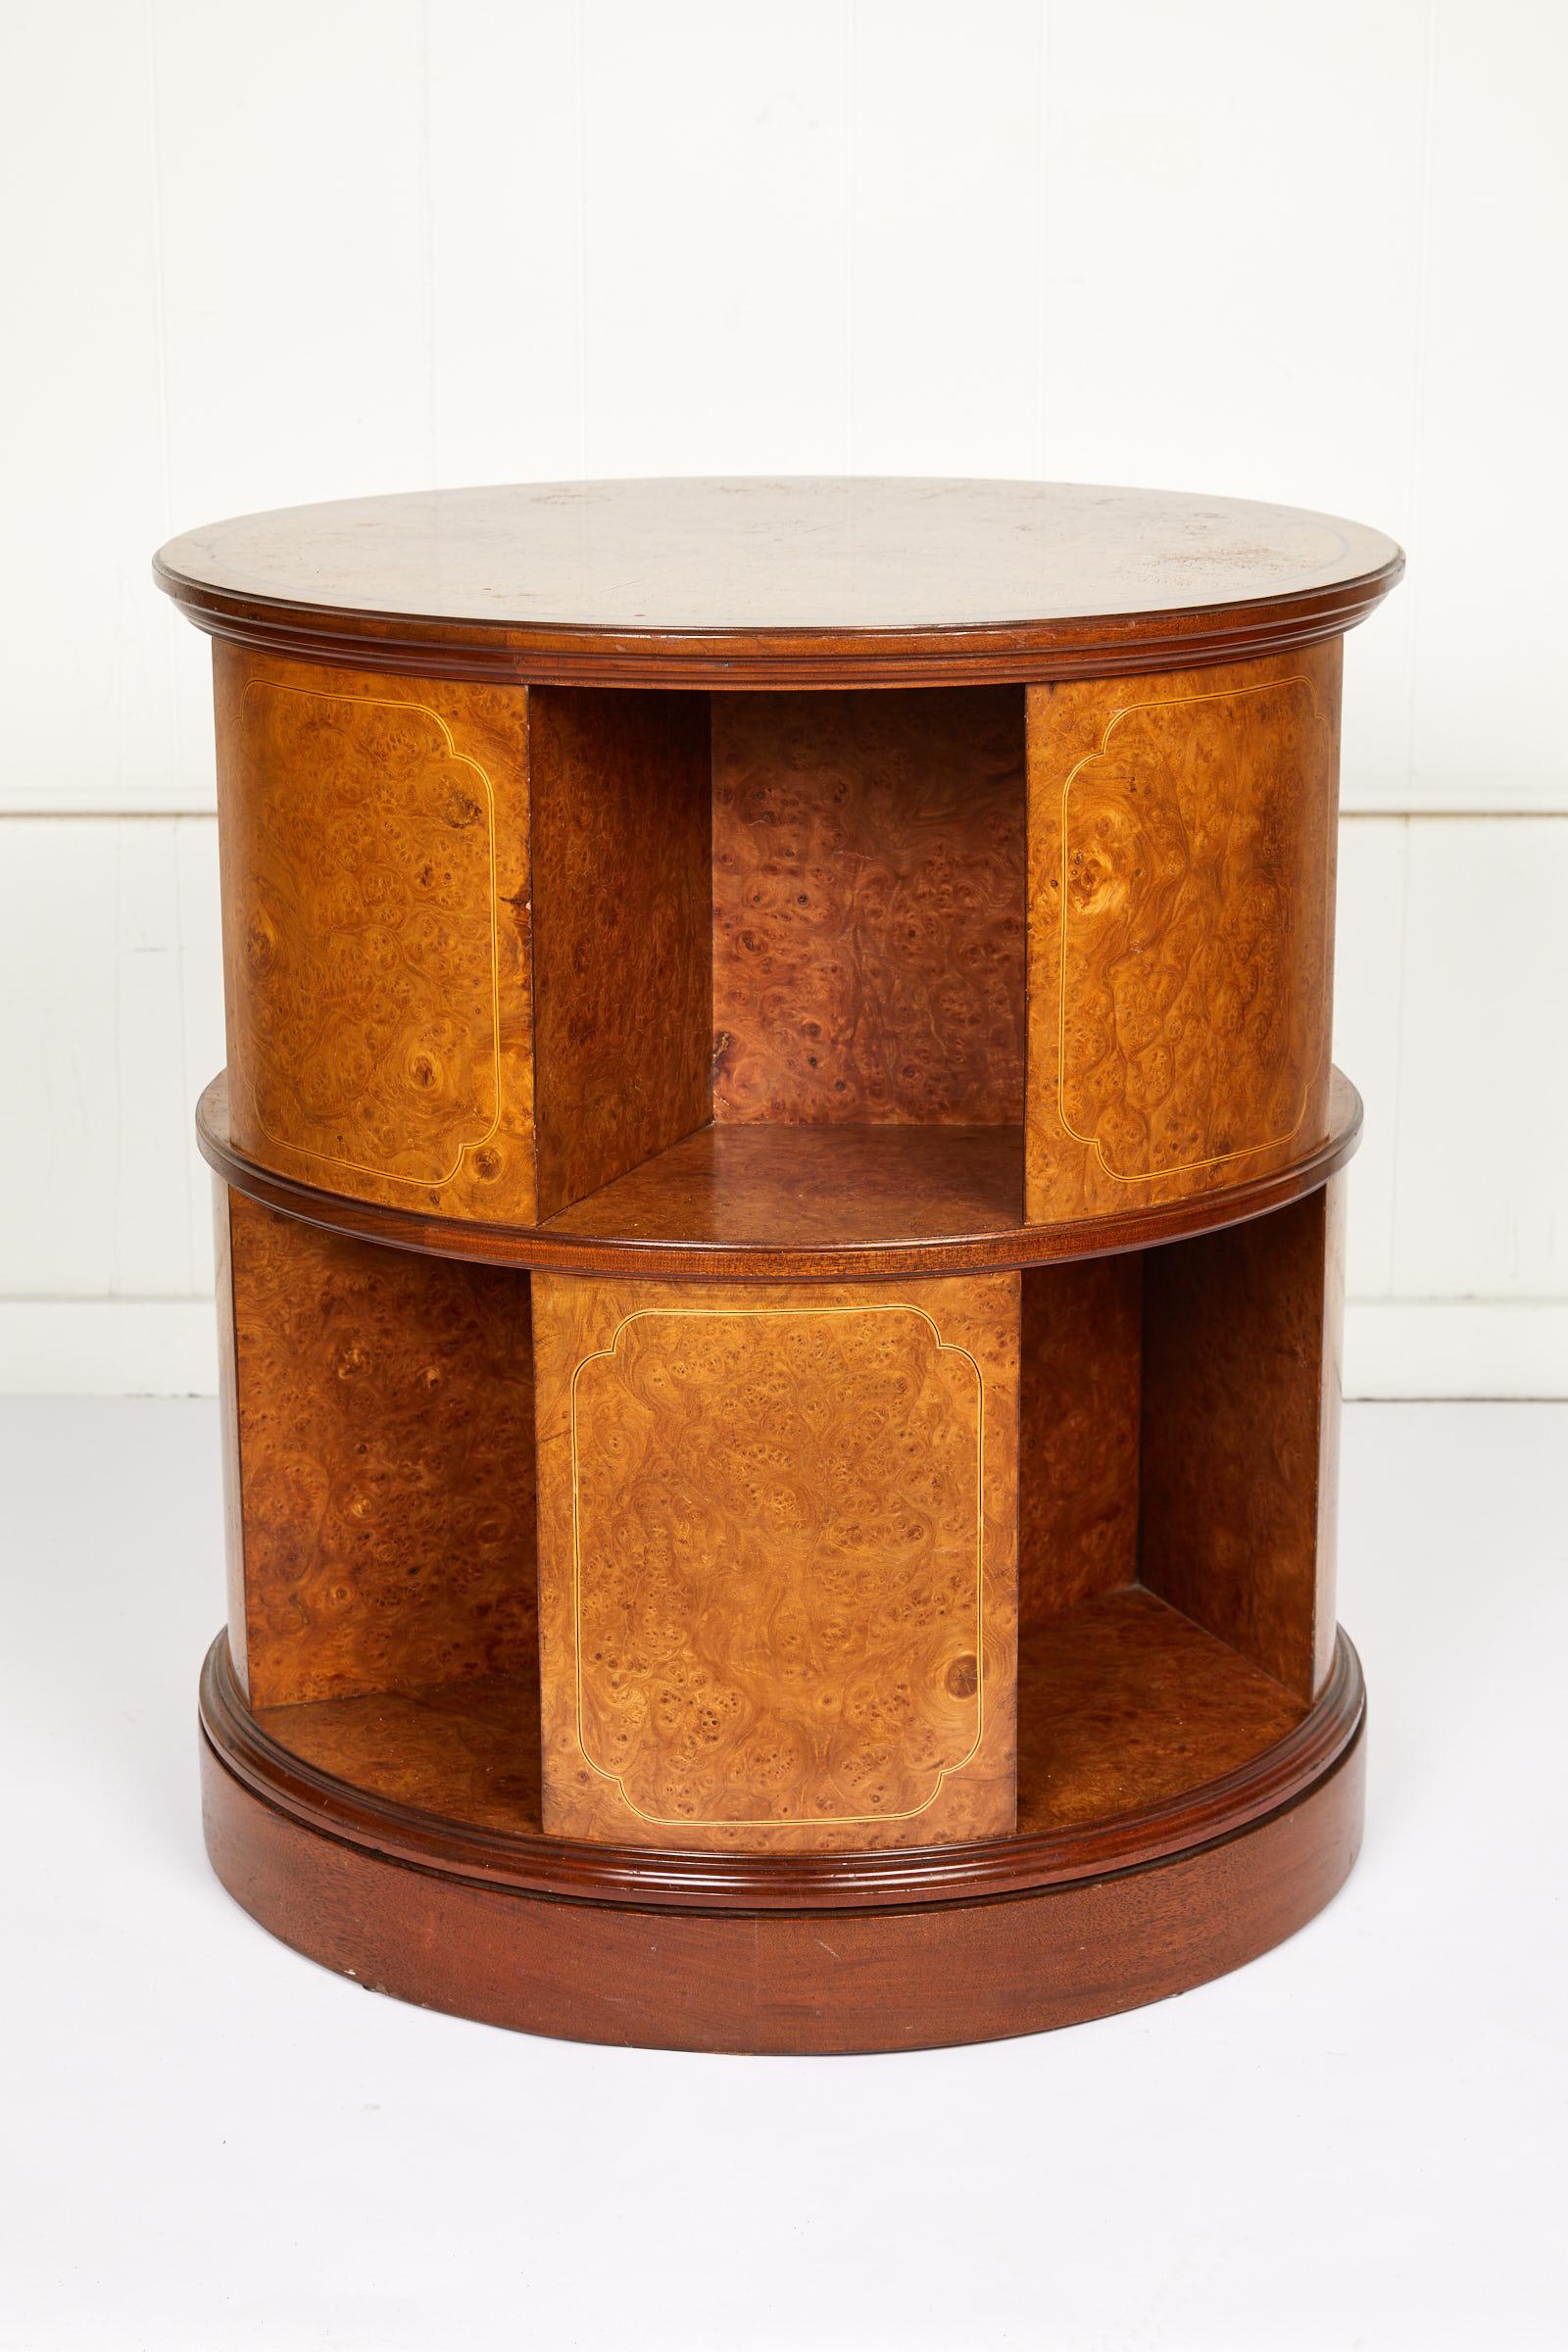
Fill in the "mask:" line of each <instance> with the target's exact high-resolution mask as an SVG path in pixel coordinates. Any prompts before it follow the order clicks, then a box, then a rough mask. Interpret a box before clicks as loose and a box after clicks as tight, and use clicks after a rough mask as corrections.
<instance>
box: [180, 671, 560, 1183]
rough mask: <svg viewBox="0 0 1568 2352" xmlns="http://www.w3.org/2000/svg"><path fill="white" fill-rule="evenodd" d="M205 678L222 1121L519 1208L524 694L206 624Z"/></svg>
mask: <svg viewBox="0 0 1568 2352" xmlns="http://www.w3.org/2000/svg"><path fill="white" fill-rule="evenodd" d="M214 681H215V691H216V696H217V704H218V745H219V757H218V775H219V836H220V848H221V865H222V879H223V955H224V995H225V1002H226V1007H227V1020H228V1058H229V1075H230V1081H231V1085H232V1099H231V1114H230V1115H231V1117H232V1120H233V1125H234V1135H235V1139H236V1141H237V1142H238V1143H239V1144H240V1146H241V1148H242V1149H243V1150H245V1151H246V1152H250V1153H251V1154H252V1155H253V1156H254V1157H255V1158H256V1159H258V1160H259V1161H260V1162H261V1163H262V1164H263V1165H264V1166H267V1167H271V1168H275V1169H277V1170H278V1171H279V1173H281V1174H283V1175H290V1176H297V1177H300V1178H302V1179H304V1180H305V1181H306V1182H309V1183H313V1184H318V1185H322V1186H324V1187H326V1188H327V1189H328V1190H330V1191H335V1192H339V1193H344V1194H347V1195H350V1196H352V1197H354V1198H356V1199H360V1200H367V1201H383V1202H387V1203H390V1204H392V1205H395V1206H400V1207H405V1208H408V1207H422V1208H435V1209H439V1210H441V1211H442V1212H443V1213H445V1214H447V1215H450V1216H457V1217H492V1218H506V1217H518V1218H522V1219H524V1220H526V1221H528V1222H532V1219H533V1215H534V1178H533V1076H532V1066H533V1065H532V1005H531V986H532V982H531V957H530V949H529V917H528V901H529V887H528V822H527V776H526V721H525V711H526V697H525V695H524V694H523V693H522V691H521V690H520V689H514V690H510V691H509V690H507V689H505V688H501V687H481V686H474V687H453V686H449V685H439V684H433V683H427V682H414V681H409V680H406V679H402V678H398V677H389V676H385V675H381V674H378V673H375V672H372V671H360V672H352V673H349V672H344V671H342V670H333V669H325V668H310V667H306V666H303V665H301V664H298V663H285V662H277V661H272V660H266V659H261V658H258V657H256V656H253V655H250V654H246V653H243V652H239V651H237V650H235V649H233V648H231V647H229V646H226V645H221V644H220V645H219V646H217V647H216V648H215V649H214Z"/></svg>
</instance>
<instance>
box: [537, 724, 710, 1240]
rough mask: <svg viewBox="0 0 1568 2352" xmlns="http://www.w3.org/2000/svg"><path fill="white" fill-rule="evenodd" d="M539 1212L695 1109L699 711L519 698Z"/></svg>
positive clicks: (702, 1008) (659, 1145) (691, 1119)
mask: <svg viewBox="0 0 1568 2352" xmlns="http://www.w3.org/2000/svg"><path fill="white" fill-rule="evenodd" d="M528 723H529V765H530V791H531V797H532V811H533V870H534V912H533V921H534V973H535V1009H534V1037H535V1053H536V1057H537V1080H536V1085H537V1105H538V1172H539V1214H540V1216H541V1217H548V1216H551V1215H553V1214H554V1213H555V1211H556V1210H558V1209H561V1208H564V1207H566V1206H567V1205H568V1204H569V1203H570V1202H571V1201H577V1200H580V1199H581V1198H582V1196H583V1195H584V1194H585V1193H591V1192H593V1191H595V1190H596V1189H597V1187H598V1186H600V1185H602V1184H606V1183H608V1182H609V1181H610V1180H611V1178H613V1177H615V1176H621V1175H624V1174H625V1172H626V1170H627V1169H628V1168H634V1167H636V1166H637V1165H638V1163H639V1162H640V1161H642V1160H644V1159H646V1158H648V1156H649V1155H650V1153H652V1152H661V1151H662V1150H663V1149H664V1147H665V1146H666V1145H668V1144H672V1143H674V1142H675V1141H676V1139H677V1138H678V1137H680V1136H683V1135H686V1134H688V1133H689V1132H690V1131H691V1129H692V1128H694V1127H700V1126H702V1125H703V1124H704V1123H705V1122H706V1121H707V1119H708V1117H709V1115H710V1107H711V1079H710V1055H711V1029H712V951H711V934H710V924H709V861H710V855H711V851H710V844H711V816H710V786H709V751H708V704H707V698H706V696H702V695H684V694H591V693H588V694H562V693H557V692H552V691H550V690H549V689H543V688H542V689H540V690H538V691H537V692H535V693H534V694H532V695H531V696H530V698H529V722H528Z"/></svg>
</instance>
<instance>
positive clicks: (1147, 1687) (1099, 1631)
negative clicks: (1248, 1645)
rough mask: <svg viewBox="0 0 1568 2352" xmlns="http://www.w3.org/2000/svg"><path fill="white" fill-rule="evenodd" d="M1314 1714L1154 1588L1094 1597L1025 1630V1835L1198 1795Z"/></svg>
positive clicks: (1021, 1731)
mask: <svg viewBox="0 0 1568 2352" xmlns="http://www.w3.org/2000/svg"><path fill="white" fill-rule="evenodd" d="M1305 1712H1306V1709H1305V1705H1304V1702H1302V1701H1301V1700H1300V1699H1299V1698H1296V1697H1295V1696H1293V1695H1292V1693H1291V1692H1290V1691H1283V1690H1282V1689H1281V1688H1280V1686H1279V1684H1278V1683H1277V1682H1275V1681H1274V1679H1273V1677H1272V1676H1271V1675H1268V1674H1265V1673H1263V1672H1261V1671H1260V1669H1259V1668H1257V1667H1256V1666H1254V1665H1252V1664H1251V1662H1250V1660H1249V1659H1247V1658H1245V1657H1243V1656H1242V1655H1241V1654H1240V1652H1239V1651H1237V1650H1235V1649H1232V1648H1231V1647H1230V1646H1229V1645H1228V1643H1226V1642H1222V1641H1220V1640H1219V1639H1218V1638H1217V1637H1216V1636H1215V1635H1213V1634H1209V1633H1205V1632H1204V1631H1203V1629H1202V1628H1201V1626H1197V1625H1195V1624H1194V1623H1193V1622H1192V1620H1191V1618H1188V1617H1184V1616H1183V1615H1182V1614H1181V1613H1180V1611H1179V1610H1176V1609H1173V1608H1170V1607H1168V1606H1167V1605H1166V1603H1164V1602H1163V1601H1161V1600H1159V1599H1158V1598H1157V1597H1156V1596H1155V1594H1153V1593H1148V1592H1145V1591H1144V1590H1143V1589H1142V1588H1141V1587H1134V1588H1132V1589H1131V1590H1128V1591H1122V1592H1119V1593H1095V1594H1093V1595H1092V1596H1091V1597H1090V1598H1089V1599H1087V1600H1083V1601H1080V1602H1078V1603H1077V1604H1076V1605H1075V1606H1074V1607H1071V1608H1068V1609H1063V1610H1058V1611H1056V1612H1055V1613H1054V1614H1053V1615H1050V1616H1047V1617H1043V1618H1041V1619H1040V1620H1039V1621H1038V1622H1037V1623H1036V1624H1035V1625H1033V1626H1031V1627H1030V1628H1029V1629H1028V1630H1027V1631H1020V1634H1019V1648H1018V1830H1019V1835H1020V1836H1028V1835H1035V1836H1039V1835H1041V1834H1043V1833H1045V1832H1048V1831H1051V1830H1065V1829H1069V1828H1073V1827H1078V1826H1085V1827H1087V1826H1088V1825H1089V1824H1091V1823H1108V1822H1114V1821H1116V1820H1118V1819H1123V1818H1127V1817H1132V1816H1137V1815H1139V1814H1144V1813H1147V1812H1148V1811H1149V1810H1150V1809H1151V1808H1152V1807H1154V1806H1157V1805H1160V1804H1164V1803H1168V1802H1170V1801H1171V1800H1172V1799H1173V1798H1178V1797H1183V1796H1187V1795H1190V1794H1191V1793H1192V1792H1193V1791H1194V1790H1195V1789H1201V1788H1204V1787H1207V1786H1209V1785H1211V1784H1213V1783H1215V1782H1218V1781H1220V1780H1222V1779H1223V1778H1224V1776H1225V1775H1226V1774H1228V1773H1234V1772H1238V1771H1241V1770H1243V1769H1244V1768H1245V1767H1247V1766H1248V1765H1250V1764H1251V1763H1253V1762H1254V1761H1255V1759H1256V1758H1258V1757H1260V1756H1264V1755H1266V1754H1267V1753H1268V1752H1269V1750H1270V1749H1271V1748H1273V1747H1274V1746H1275V1745H1276V1744H1277V1743H1278V1742H1279V1741H1280V1740H1284V1739H1285V1738H1286V1737H1287V1735H1288V1734H1289V1733H1290V1732H1291V1731H1292V1730H1294V1728H1295V1727H1296V1726H1297V1725H1298V1724H1299V1723H1300V1722H1301V1720H1302V1718H1303V1716H1304V1714H1305Z"/></svg>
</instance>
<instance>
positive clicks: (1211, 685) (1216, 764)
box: [1025, 644, 1341, 1221]
mask: <svg viewBox="0 0 1568 2352" xmlns="http://www.w3.org/2000/svg"><path fill="white" fill-rule="evenodd" d="M1340 655H1341V649H1340V647H1339V646H1338V645H1337V644H1336V645H1330V646H1320V647H1316V648H1313V649H1311V650H1309V651H1305V652H1302V653H1301V654H1300V655H1299V657H1292V658H1290V659H1288V660H1279V659H1276V660H1274V661H1270V662H1252V663H1247V664H1237V665H1236V666H1234V667H1229V668H1220V669H1213V670H1208V671H1205V672H1204V673H1203V674H1202V675H1201V677H1191V676H1185V675H1181V674H1172V673H1167V674H1165V675H1162V676H1146V677H1140V678H1133V679H1128V680H1120V681H1117V682H1116V683H1114V684H1109V683H1086V684H1079V685H1061V686H1055V687H1037V688H1032V689H1031V690H1030V693H1029V696H1028V706H1029V792H1030V801H1029V809H1030V814H1029V845H1030V863H1029V1004H1030V1016H1029V1070H1030V1079H1029V1105H1028V1113H1027V1122H1026V1123H1027V1128H1028V1144H1027V1174H1026V1187H1025V1198H1026V1206H1027V1214H1028V1216H1029V1217H1030V1219H1031V1220H1032V1221H1038V1220H1045V1219H1049V1218H1054V1217H1064V1216H1081V1215H1084V1214H1092V1213H1094V1212H1096V1211H1106V1210H1113V1209H1115V1208H1117V1207H1119V1206H1123V1205H1125V1204H1126V1202H1127V1201H1128V1200H1129V1198H1132V1199H1138V1200H1144V1201H1157V1200H1172V1199H1177V1198H1180V1197H1181V1196H1183V1195H1184V1194H1189V1193H1194V1192H1201V1191H1207V1190H1212V1189H1218V1188H1223V1187H1224V1186H1226V1185H1229V1184H1233V1183H1235V1182H1237V1181H1238V1180H1240V1179H1244V1178H1247V1177H1250V1176H1257V1175H1259V1174H1261V1173H1263V1172H1264V1171H1266V1170H1267V1169H1269V1168H1274V1167H1279V1166H1282V1165H1284V1164H1285V1163H1286V1162H1287V1161H1288V1160H1289V1159H1290V1158H1292V1157H1293V1156H1299V1154H1300V1153H1301V1152H1302V1151H1303V1150H1306V1149H1309V1148H1310V1146H1311V1145H1312V1144H1313V1143H1314V1142H1315V1141H1316V1140H1317V1138H1318V1137H1320V1136H1321V1135H1322V1133H1323V1131H1324V1127H1325V1124H1326V1120H1327V1109H1328V1086H1329V1069H1330V1063H1329V1043H1330V1026H1331V1022H1330V994H1331V989H1332V983H1333V951H1334V938H1333V901H1334V834H1335V819H1336V812H1337V807H1338V778H1339V707H1340Z"/></svg>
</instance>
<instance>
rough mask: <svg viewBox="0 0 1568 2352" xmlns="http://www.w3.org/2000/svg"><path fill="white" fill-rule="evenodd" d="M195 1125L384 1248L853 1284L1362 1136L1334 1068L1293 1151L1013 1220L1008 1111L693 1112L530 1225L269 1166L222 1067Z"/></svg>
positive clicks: (254, 1178) (1052, 1245)
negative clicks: (701, 1119) (1165, 1186)
mask: <svg viewBox="0 0 1568 2352" xmlns="http://www.w3.org/2000/svg"><path fill="white" fill-rule="evenodd" d="M196 1133H197V1140H198V1142H199V1144H200V1146H201V1149H202V1152H203V1155H204V1157H205V1158H206V1159H207V1161H208V1163H209V1165H210V1166H211V1167H213V1168H214V1169H216V1171H217V1173H218V1174H219V1175H220V1176H221V1177H222V1178H223V1180H224V1182H225V1183H227V1184H230V1185H232V1186H233V1187H234V1188H235V1190H236V1191H237V1192H241V1193H244V1194H247V1195H248V1196H249V1197H250V1198H251V1199H252V1200H255V1201H261V1202H263V1204H264V1205H265V1206H267V1207H270V1208H275V1209H280V1210H282V1211H283V1212H284V1213H285V1214H286V1215H290V1216H297V1217H303V1218H304V1219H305V1220H306V1221H307V1222H308V1223H311V1224H315V1225H324V1226H328V1227H330V1228H332V1229H333V1230H334V1231H337V1232H342V1233H349V1234H356V1235H359V1236H360V1237H362V1238H363V1239H365V1240H367V1241H375V1242H384V1243H388V1244H390V1245H391V1246H393V1247H394V1248H397V1249H403V1250H421V1251H424V1252H426V1253H427V1254H429V1255H432V1256H437V1257H463V1258H470V1259H473V1260H475V1261H477V1262H478V1263H480V1264H486V1265H512V1266H527V1267H539V1268H541V1269H552V1270H557V1271H560V1272H564V1273H569V1272H577V1273H603V1272H609V1271H614V1272H617V1273H621V1274H626V1275H630V1276H633V1277H635V1276H638V1275H646V1276H658V1277H663V1276H666V1275H672V1274H673V1275H683V1274H690V1275H702V1276H710V1275H719V1276H723V1275H737V1276H750V1277H754V1278H762V1277H767V1278H772V1277H786V1278H790V1279H800V1280H807V1281H811V1280H836V1281H845V1282H852V1281H858V1280H875V1279H877V1278H878V1277H880V1276H883V1275H909V1276H915V1275H920V1274H943V1273H957V1272H964V1271H969V1270H974V1271H981V1270H985V1269H988V1268H1006V1267H1011V1266H1029V1265H1041V1264H1046V1263H1049V1262H1051V1261H1053V1260H1059V1259H1065V1258H1077V1257H1097V1256H1104V1255H1107V1254H1109V1253H1111V1252H1113V1251H1115V1250H1141V1249H1147V1248H1150V1247H1152V1245H1154V1244H1156V1243H1159V1242H1167V1241H1176V1240H1179V1239H1181V1238H1182V1237H1184V1236H1186V1235H1191V1234H1197V1233H1211V1232H1215V1231H1217V1230H1218V1229H1220V1228H1221V1227H1223V1226H1227V1225H1234V1224H1239V1223H1242V1222H1244V1221H1245V1220H1246V1219H1247V1218H1249V1217H1255V1216H1261V1215H1263V1214H1264V1213H1265V1212H1266V1211H1267V1210H1269V1209H1273V1208H1279V1207H1282V1206H1283V1205H1284V1204H1285V1202H1286V1201H1295V1200H1298V1199H1299V1198H1300V1196H1301V1195H1302V1194H1303V1193H1309V1192H1312V1191H1315V1190H1316V1188H1317V1187H1318V1186H1319V1185H1322V1184H1325V1183H1327V1181H1328V1179H1329V1177H1330V1176H1332V1175H1333V1174H1334V1173H1335V1171H1336V1169H1338V1168H1341V1167H1343V1166H1344V1165H1345V1163H1346V1161H1347V1160H1348V1158H1349V1157H1350V1155H1351V1153H1352V1152H1354V1150H1355V1148H1356V1145H1357V1143H1358V1142H1359V1140H1360V1133H1361V1099H1360V1097H1359V1095H1358V1094H1357V1093H1356V1091H1355V1088H1354V1087H1353V1086H1352V1085H1351V1084H1350V1082H1349V1080H1348V1078H1347V1077H1345V1075H1344V1074H1343V1072H1342V1071H1339V1070H1336V1071H1335V1072H1334V1075H1333V1080H1332V1084H1331V1088H1330V1094H1329V1132H1328V1135H1327V1136H1326V1137H1325V1138H1324V1139H1323V1140H1322V1142H1321V1143H1319V1144H1318V1146H1317V1147H1316V1149H1315V1150H1313V1151H1311V1152H1306V1153H1304V1154H1303V1155H1302V1157H1301V1158H1300V1159H1299V1160H1297V1161H1295V1162H1294V1163H1293V1164H1292V1165H1291V1166H1289V1167H1285V1168H1280V1169H1276V1170H1275V1171H1273V1172H1272V1173H1271V1174H1269V1175H1267V1176H1261V1177H1257V1178H1255V1179H1253V1180H1252V1181H1251V1182H1250V1183H1249V1182H1246V1181H1243V1182H1240V1183H1237V1184H1233V1185H1230V1186H1227V1187H1226V1188H1225V1189H1224V1190H1223V1191H1216V1192H1209V1193H1198V1194H1194V1195H1193V1196H1191V1197H1190V1198H1189V1199H1187V1200H1183V1201H1169V1202H1166V1203H1164V1204H1162V1205H1159V1206H1156V1207H1152V1208H1151V1207H1144V1208H1131V1209H1127V1210H1124V1211H1123V1212H1121V1213H1120V1214H1119V1215H1115V1216H1102V1217H1084V1218H1079V1219H1076V1220H1074V1221H1073V1222H1071V1223H1061V1224H1054V1225H1025V1224H1024V1223H1023V1222H1022V1214H1023V1142H1022V1130H1021V1129H1019V1128H1016V1127H937V1126H931V1127H923V1126H922V1127H916V1126H891V1125H890V1126H882V1127H782V1126H766V1125H757V1126H738V1125H737V1126H722V1125H721V1126H711V1127H702V1128H699V1129H698V1130H697V1131H696V1132H695V1133H694V1134H692V1135H688V1136H685V1137H683V1138H682V1140H681V1141H680V1142H679V1143H677V1144H673V1145H671V1146H670V1147H669V1149H668V1150H667V1151H665V1152H658V1153H656V1154H655V1155H654V1157H653V1158H651V1159H648V1160H645V1161H644V1162H643V1164H642V1165H641V1166H640V1167H637V1168H634V1169H632V1170H631V1172H630V1173H629V1174H628V1175H625V1176H620V1177H617V1178H616V1179H615V1180H614V1182H613V1183H612V1184H607V1185H602V1186H601V1187H600V1188H599V1190H598V1191H597V1192H595V1193H591V1194H589V1195H588V1196H587V1197H586V1198H585V1199H583V1200H581V1201H575V1202H574V1203H573V1204H572V1205H571V1206H570V1207H569V1208H565V1209H563V1210H561V1211H560V1212H559V1214H558V1215H556V1216H554V1217H552V1218H551V1219H550V1220H549V1221H548V1222H547V1223H546V1224H544V1225H540V1226H500V1225H481V1224H477V1223H470V1222H468V1221H467V1220H466V1219H463V1218H457V1217H441V1216H434V1215H428V1214H424V1213H421V1212H420V1211H419V1210H418V1209H417V1208H415V1207H410V1208H408V1209H401V1208H388V1207H383V1206H381V1205H379V1204H377V1203H374V1202H370V1201H354V1200H350V1199H348V1198H347V1197H346V1196H345V1195H342V1194H338V1193H327V1192H322V1191H319V1189H318V1188H316V1187H315V1186H312V1185H305V1184H301V1183H299V1182H298V1181H297V1180H295V1179H294V1178H292V1177H286V1176H277V1175H274V1174H272V1173H271V1171H270V1170H269V1169H266V1168H263V1167H260V1166H259V1165H258V1164H257V1163H256V1162H255V1161H254V1160H251V1159H248V1158H246V1157H245V1156H244V1155H243V1154H241V1153H239V1152H236V1151H235V1150H234V1149H233V1147H232V1145H231V1144H230V1142H229V1135H228V1089H227V1082H226V1080H225V1079H224V1078H223V1077H222V1076H220V1077H218V1078H215V1079H214V1080H213V1082H212V1084H211V1086H209V1087H208V1089H207V1091H206V1093H205V1094H204V1095H203V1096H202V1099H201V1102H200V1103H199V1104H198V1106H197V1112H196Z"/></svg>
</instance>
